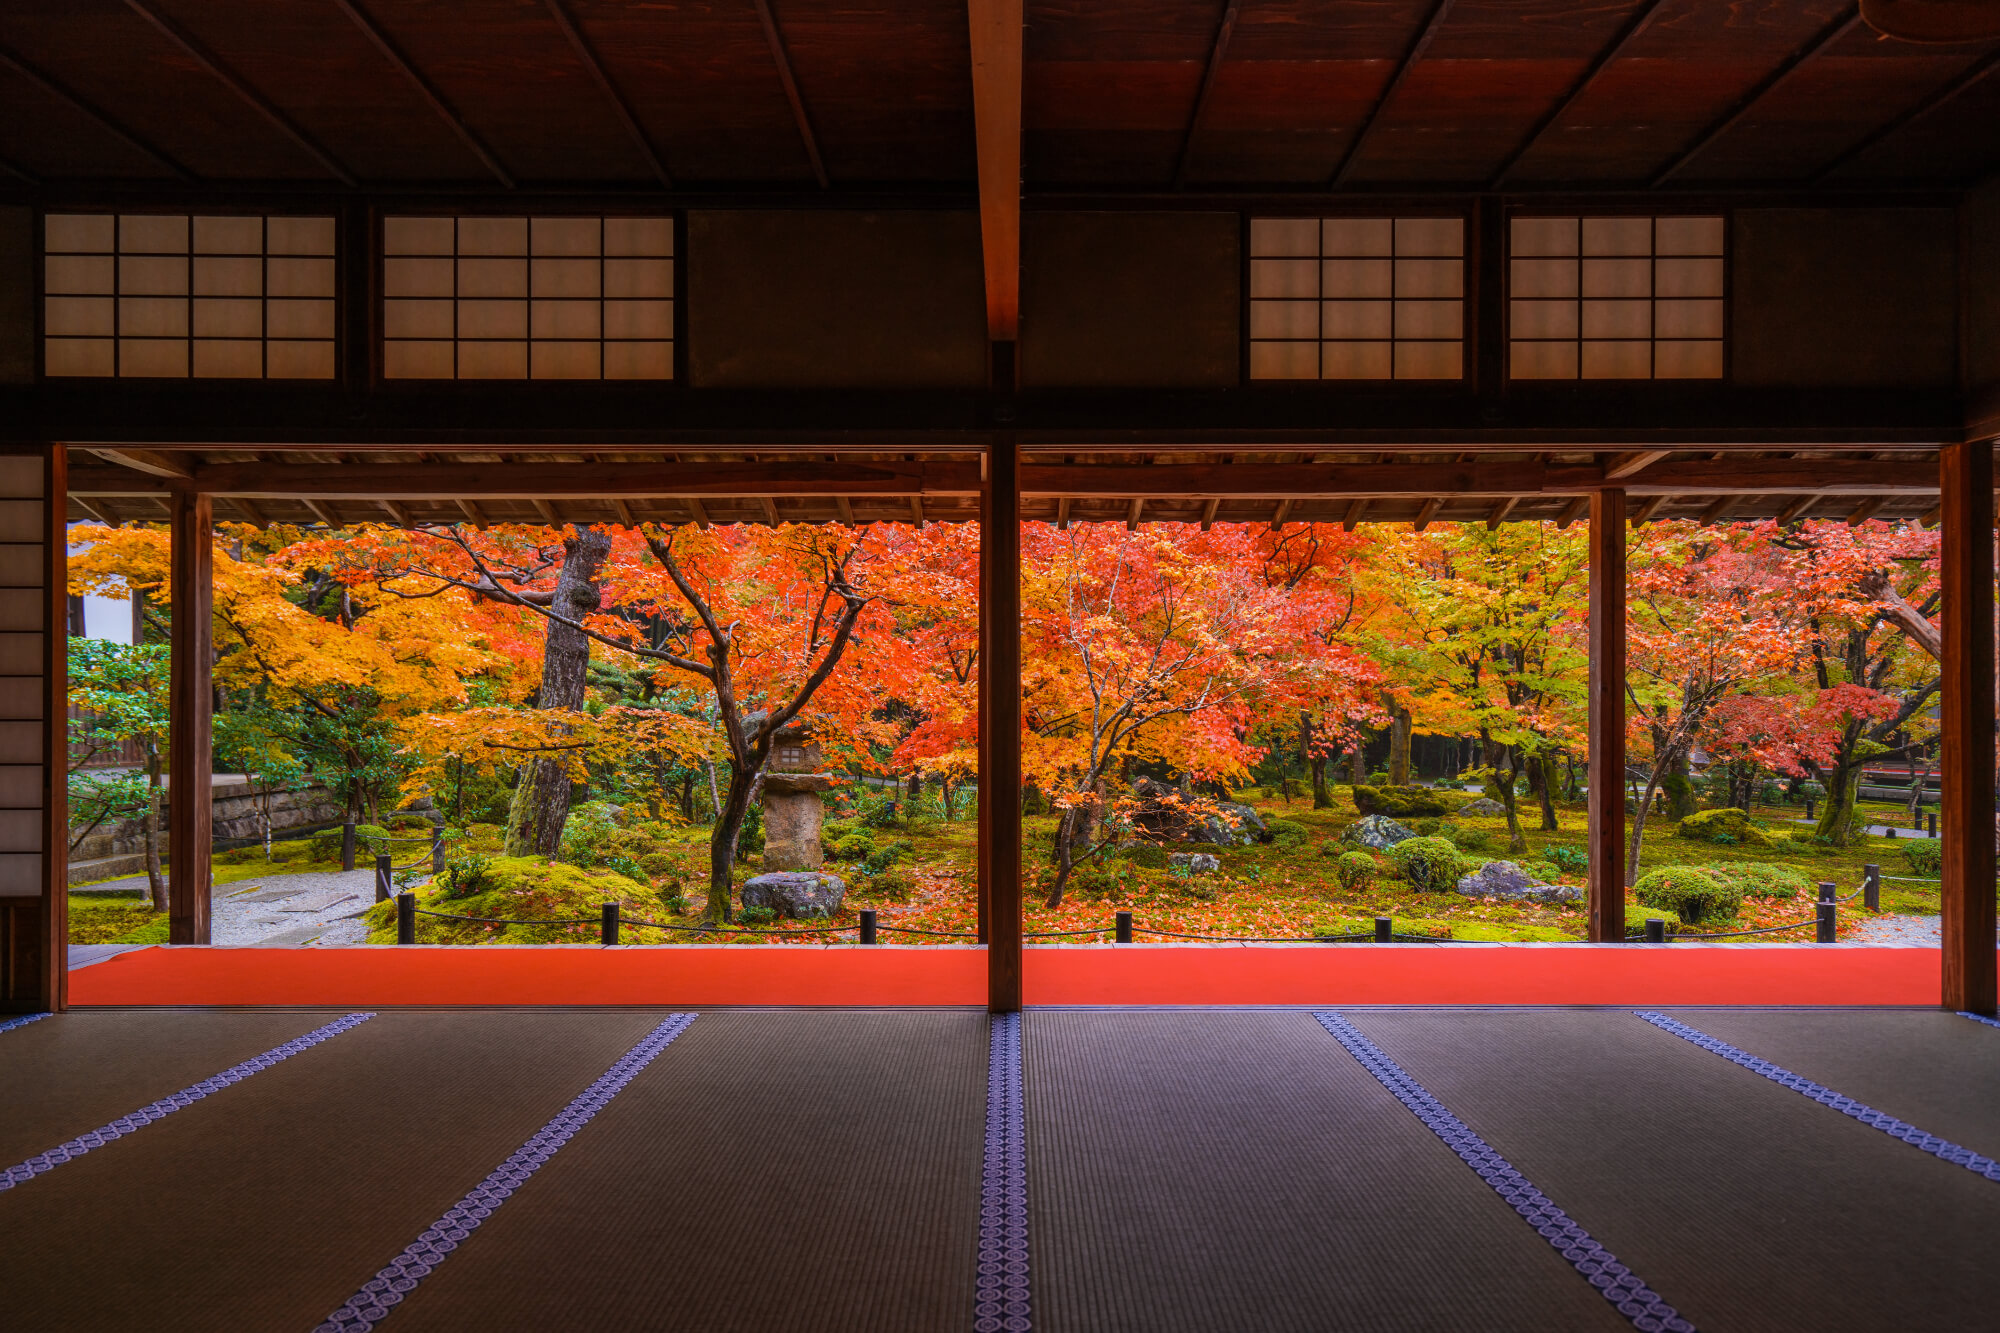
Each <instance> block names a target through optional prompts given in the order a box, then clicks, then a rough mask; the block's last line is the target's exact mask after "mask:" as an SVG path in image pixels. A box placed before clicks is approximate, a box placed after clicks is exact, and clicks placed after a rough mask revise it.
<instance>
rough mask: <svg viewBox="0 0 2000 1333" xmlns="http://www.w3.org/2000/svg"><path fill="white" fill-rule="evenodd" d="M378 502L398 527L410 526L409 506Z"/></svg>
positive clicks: (241, 500) (388, 501)
mask: <svg viewBox="0 0 2000 1333" xmlns="http://www.w3.org/2000/svg"><path fill="white" fill-rule="evenodd" d="M237 503H238V504H247V503H249V502H248V501H247V500H244V499H242V498H240V497H239V498H238V499H237ZM376 503H377V504H379V505H381V506H382V512H383V513H385V514H387V515H388V516H389V520H390V521H391V522H392V523H394V524H395V525H396V526H397V527H399V528H407V527H409V526H410V511H409V509H408V508H406V507H405V506H403V505H401V504H398V503H397V502H396V501H394V500H378V501H376Z"/></svg>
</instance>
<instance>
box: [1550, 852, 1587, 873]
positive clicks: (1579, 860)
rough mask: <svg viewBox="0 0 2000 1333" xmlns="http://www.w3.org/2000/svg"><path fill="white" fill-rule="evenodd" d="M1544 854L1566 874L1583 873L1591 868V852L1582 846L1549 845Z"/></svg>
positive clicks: (1551, 863)
mask: <svg viewBox="0 0 2000 1333" xmlns="http://www.w3.org/2000/svg"><path fill="white" fill-rule="evenodd" d="M1542 856H1543V857H1544V858H1546V859H1547V861H1548V862H1549V864H1550V865H1553V866H1554V867H1555V868H1556V869H1558V870H1560V871H1562V872H1563V873H1564V874H1565V875H1581V874H1584V873H1585V872H1587V871H1588V870H1589V869H1590V853H1589V852H1586V851H1584V850H1583V849H1582V848H1581V847H1549V848H1545V849H1544V850H1543V852H1542Z"/></svg>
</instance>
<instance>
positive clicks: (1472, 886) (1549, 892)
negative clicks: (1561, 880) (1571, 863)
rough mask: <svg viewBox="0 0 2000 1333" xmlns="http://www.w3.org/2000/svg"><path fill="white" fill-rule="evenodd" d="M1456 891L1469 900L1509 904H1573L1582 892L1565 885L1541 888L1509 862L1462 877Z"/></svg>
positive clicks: (1491, 864) (1580, 897) (1490, 862)
mask: <svg viewBox="0 0 2000 1333" xmlns="http://www.w3.org/2000/svg"><path fill="white" fill-rule="evenodd" d="M1458 891H1459V892H1460V893H1462V894H1464V895H1465V896H1466V897H1468V898H1504V899H1506V900H1507V901H1509V902H1525V903H1573V902H1577V901H1579V900H1581V899H1582V897H1583V890H1582V889H1579V888H1575V887H1573V886H1571V885H1568V884H1541V883H1538V882H1536V880H1535V877H1534V876H1533V875H1530V874H1529V873H1528V872H1527V871H1525V870H1523V869H1521V867H1519V866H1517V865H1515V864H1514V863H1513V862H1512V861H1488V862H1487V863H1486V864H1485V865H1483V866H1481V867H1479V869H1477V870H1475V871H1473V872H1472V873H1471V874H1469V875H1461V876H1459V880H1458Z"/></svg>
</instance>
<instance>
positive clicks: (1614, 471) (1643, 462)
mask: <svg viewBox="0 0 2000 1333" xmlns="http://www.w3.org/2000/svg"><path fill="white" fill-rule="evenodd" d="M1673 456H1674V451H1673V450H1671V449H1650V450H1647V451H1646V452H1644V453H1636V454H1622V455H1620V456H1619V457H1617V458H1614V459H1612V460H1610V461H1609V462H1607V463H1606V464H1605V465H1604V479H1605V480H1606V481H1623V480H1625V479H1626V478H1627V477H1634V476H1637V475H1638V474H1639V473H1641V472H1643V471H1645V470H1646V469H1647V468H1649V467H1651V466H1653V464H1655V463H1658V462H1661V461H1663V460H1665V459H1668V458H1672V457H1673Z"/></svg>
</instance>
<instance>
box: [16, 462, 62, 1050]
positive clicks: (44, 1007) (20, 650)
mask: <svg viewBox="0 0 2000 1333" xmlns="http://www.w3.org/2000/svg"><path fill="white" fill-rule="evenodd" d="M65 463H66V459H65V455H64V450H63V448H62V446H61V445H43V446H41V447H39V448H37V449H32V450H27V451H23V452H19V453H10V454H7V455H5V456H0V1012H8V1013H24V1012H25V1013H41V1012H50V1013H53V1012H55V1011H57V1010H60V1009H62V1008H63V1007H65V1005H67V1003H68V999H69V996H68V985H67V982H68V976H69V954H68V949H69V943H68V941H69V920H68V912H67V908H68V905H69V894H68V879H69V875H68V857H67V855H66V853H67V851H68V848H69V838H68V832H69V830H68V819H67V809H66V806H67V803H68V802H67V797H68V783H67V780H66V779H67V773H68V769H69V724H68V713H69V710H68V697H69V684H68V679H67V665H68V647H69V639H68V635H67V634H66V633H65V630H66V629H67V628H68V610H69V598H68V596H67V592H68V588H67V575H66V569H65V567H66V564H67V554H68V550H67V541H66V535H67V534H66V531H65V529H66V527H67V524H66V523H65V521H64V520H65V518H66V510H67V505H66V494H67V491H68V485H67V482H66V478H65Z"/></svg>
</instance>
